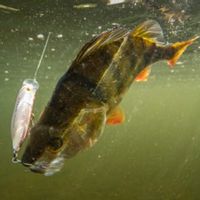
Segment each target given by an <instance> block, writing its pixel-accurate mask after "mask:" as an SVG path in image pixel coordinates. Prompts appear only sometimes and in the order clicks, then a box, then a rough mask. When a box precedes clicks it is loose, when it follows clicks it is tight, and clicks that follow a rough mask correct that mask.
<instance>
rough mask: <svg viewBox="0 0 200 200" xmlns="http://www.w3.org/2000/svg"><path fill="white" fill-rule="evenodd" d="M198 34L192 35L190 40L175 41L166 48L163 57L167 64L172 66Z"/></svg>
mask: <svg viewBox="0 0 200 200" xmlns="http://www.w3.org/2000/svg"><path fill="white" fill-rule="evenodd" d="M198 38H199V36H196V37H193V38H192V39H190V40H187V41H183V42H176V43H174V44H172V45H170V46H168V47H167V49H166V54H165V59H167V60H168V64H169V66H170V67H171V68H172V67H173V66H174V65H175V64H176V62H177V61H178V59H179V58H180V57H181V55H182V54H183V53H184V51H185V50H186V49H187V47H188V46H190V45H191V44H192V43H193V42H194V41H195V40H197V39H198Z"/></svg>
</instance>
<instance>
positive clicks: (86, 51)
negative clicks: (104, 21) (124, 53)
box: [75, 28, 128, 62]
mask: <svg viewBox="0 0 200 200" xmlns="http://www.w3.org/2000/svg"><path fill="white" fill-rule="evenodd" d="M127 33H128V30H127V29H123V28H116V29H113V30H110V31H106V32H103V33H101V34H100V35H98V36H96V37H95V38H93V39H92V40H91V41H89V42H88V43H86V44H85V45H84V46H83V47H82V49H81V51H80V52H79V54H78V55H77V57H76V59H75V62H80V61H81V60H82V59H83V58H85V57H87V56H89V55H90V54H91V53H93V52H95V51H96V50H97V49H99V48H100V47H102V46H104V45H108V44H109V43H112V42H114V41H117V40H120V39H121V38H123V37H125V36H126V35H127Z"/></svg>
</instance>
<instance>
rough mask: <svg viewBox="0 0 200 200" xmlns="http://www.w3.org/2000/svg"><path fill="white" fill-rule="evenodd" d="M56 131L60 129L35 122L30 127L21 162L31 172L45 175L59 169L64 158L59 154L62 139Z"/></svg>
mask: <svg viewBox="0 0 200 200" xmlns="http://www.w3.org/2000/svg"><path fill="white" fill-rule="evenodd" d="M58 133H61V131H58V130H57V129H56V128H54V127H52V126H46V125H40V124H38V125H37V124H36V125H35V126H34V127H33V128H32V129H31V132H30V140H29V143H28V145H27V147H26V149H25V152H24V154H23V156H22V164H23V165H24V166H26V167H29V169H30V170H31V171H33V172H37V173H42V174H45V175H50V174H53V173H54V172H55V171H59V170H60V168H61V167H62V165H63V162H64V158H63V157H62V156H61V152H62V146H63V139H62V138H61V137H59V134H58Z"/></svg>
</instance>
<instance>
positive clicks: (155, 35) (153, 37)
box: [132, 20, 164, 44]
mask: <svg viewBox="0 0 200 200" xmlns="http://www.w3.org/2000/svg"><path fill="white" fill-rule="evenodd" d="M132 36H133V37H141V38H143V39H146V40H149V41H151V42H155V43H157V44H163V43H164V36H163V31H162V28H161V27H160V25H159V23H158V22H157V21H155V20H147V21H145V22H143V23H142V24H140V25H138V26H137V27H136V28H135V29H134V30H133V32H132Z"/></svg>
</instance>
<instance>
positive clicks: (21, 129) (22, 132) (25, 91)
mask: <svg viewBox="0 0 200 200" xmlns="http://www.w3.org/2000/svg"><path fill="white" fill-rule="evenodd" d="M38 88H39V84H38V82H37V81H36V80H34V79H26V80H24V81H23V84H22V87H21V89H20V90H19V93H18V96H17V99H16V103H15V108H14V111H13V115H12V121H11V136H12V146H13V154H14V155H13V161H15V160H16V158H17V153H18V151H19V150H20V147H21V145H22V144H23V142H24V140H25V138H26V137H27V135H28V133H29V126H30V122H31V117H32V110H33V104H34V99H35V95H36V92H37V90H38Z"/></svg>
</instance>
